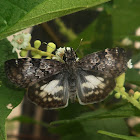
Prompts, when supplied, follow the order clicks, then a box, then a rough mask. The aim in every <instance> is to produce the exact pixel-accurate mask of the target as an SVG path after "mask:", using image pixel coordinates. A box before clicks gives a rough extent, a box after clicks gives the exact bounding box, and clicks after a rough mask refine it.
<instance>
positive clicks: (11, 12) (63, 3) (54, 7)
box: [0, 0, 109, 39]
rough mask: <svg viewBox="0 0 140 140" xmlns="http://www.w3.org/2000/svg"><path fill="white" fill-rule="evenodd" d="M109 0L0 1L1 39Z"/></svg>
mask: <svg viewBox="0 0 140 140" xmlns="http://www.w3.org/2000/svg"><path fill="white" fill-rule="evenodd" d="M107 1H109V0H100V1H99V0H86V1H85V0H79V1H75V0H71V1H69V0H39V1H38V0H35V2H34V1H33V0H29V1H24V0H22V1H20V2H19V1H17V0H12V2H11V1H6V2H5V0H1V1H0V5H1V6H0V9H1V10H0V25H1V26H0V27H1V28H0V32H1V34H0V39H2V38H5V37H6V36H8V35H11V34H13V33H15V32H17V31H20V30H21V29H24V28H27V27H29V26H33V25H36V24H39V23H42V22H45V21H49V20H52V19H54V18H57V17H61V16H64V15H68V14H71V13H74V12H77V11H80V10H84V9H86V8H90V7H93V6H96V5H99V4H101V3H104V2H107Z"/></svg>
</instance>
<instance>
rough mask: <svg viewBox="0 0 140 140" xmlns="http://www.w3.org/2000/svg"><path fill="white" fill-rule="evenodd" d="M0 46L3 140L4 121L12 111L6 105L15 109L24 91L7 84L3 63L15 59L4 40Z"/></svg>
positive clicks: (1, 136) (0, 132)
mask: <svg viewBox="0 0 140 140" xmlns="http://www.w3.org/2000/svg"><path fill="white" fill-rule="evenodd" d="M0 46H1V49H0V54H1V59H0V140H5V139H6V134H5V119H6V118H7V116H8V115H9V114H10V112H11V111H12V110H11V109H8V108H7V105H8V104H11V105H12V106H13V108H14V107H16V106H17V105H18V104H19V103H20V102H21V100H22V98H23V95H24V91H23V90H21V89H17V88H16V87H14V86H13V85H11V84H10V83H8V79H7V78H6V76H5V72H4V61H6V60H8V59H11V58H14V57H15V55H13V54H12V46H11V45H10V43H9V42H8V41H7V40H6V39H5V40H1V41H0Z"/></svg>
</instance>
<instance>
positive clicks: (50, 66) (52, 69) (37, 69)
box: [5, 58, 63, 87]
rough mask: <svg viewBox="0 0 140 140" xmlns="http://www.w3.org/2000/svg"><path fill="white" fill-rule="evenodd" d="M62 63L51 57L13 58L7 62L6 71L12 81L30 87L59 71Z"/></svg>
mask: <svg viewBox="0 0 140 140" xmlns="http://www.w3.org/2000/svg"><path fill="white" fill-rule="evenodd" d="M62 65H63V64H62V63H61V62H59V61H55V60H49V59H34V58H21V59H11V60H8V61H6V62H5V72H6V75H7V77H8V78H9V79H10V81H11V82H12V83H14V84H16V85H18V86H20V87H28V86H29V84H32V83H35V82H37V81H38V80H40V79H41V78H43V77H47V76H50V75H54V74H56V73H59V72H60V71H61V70H62Z"/></svg>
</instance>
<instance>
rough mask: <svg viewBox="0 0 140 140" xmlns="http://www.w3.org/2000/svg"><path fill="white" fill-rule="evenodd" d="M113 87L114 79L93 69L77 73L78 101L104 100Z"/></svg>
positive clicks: (83, 102)
mask: <svg viewBox="0 0 140 140" xmlns="http://www.w3.org/2000/svg"><path fill="white" fill-rule="evenodd" d="M114 88H115V80H114V79H113V78H109V77H107V76H105V75H103V74H98V73H96V72H93V71H84V70H79V71H78V73H77V91H78V93H77V97H78V100H79V103H80V104H82V105H84V104H91V103H96V102H100V101H102V100H104V99H105V98H106V97H107V96H108V95H109V93H110V92H111V91H112V90H113V89H114Z"/></svg>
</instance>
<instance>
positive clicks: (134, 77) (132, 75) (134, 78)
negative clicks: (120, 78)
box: [126, 69, 140, 86]
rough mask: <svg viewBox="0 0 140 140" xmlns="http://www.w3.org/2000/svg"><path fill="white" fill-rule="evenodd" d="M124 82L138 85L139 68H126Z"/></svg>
mask: <svg viewBox="0 0 140 140" xmlns="http://www.w3.org/2000/svg"><path fill="white" fill-rule="evenodd" d="M126 82H128V83H131V84H135V85H138V86H140V74H139V69H128V70H127V72H126Z"/></svg>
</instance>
